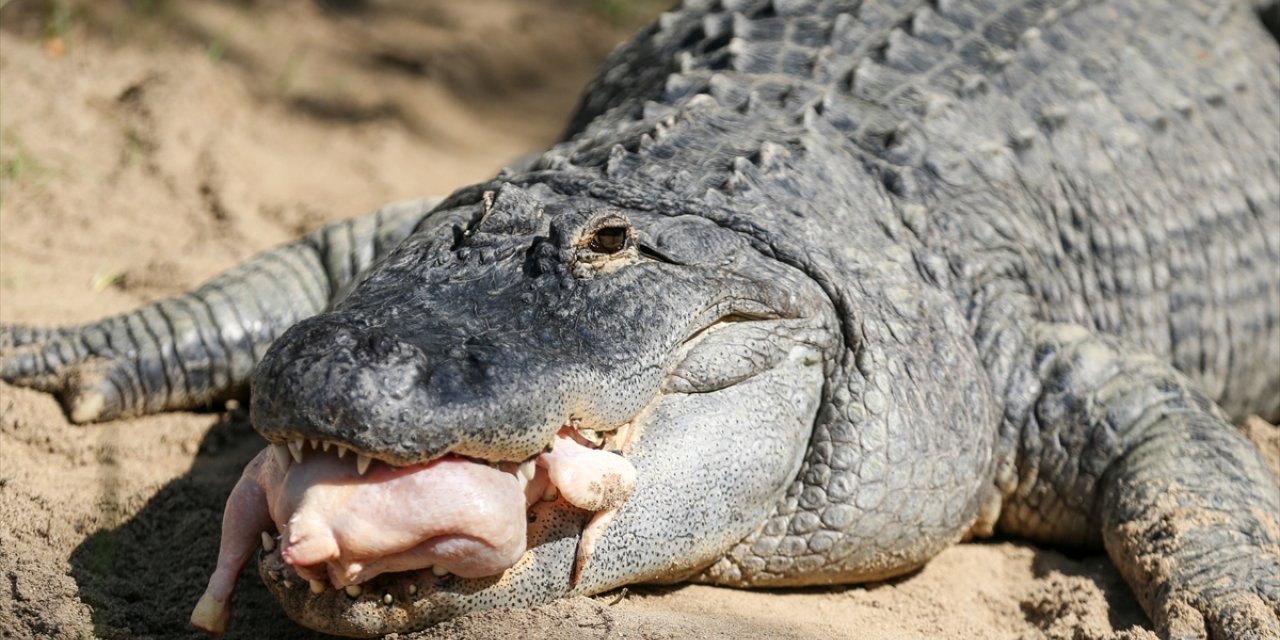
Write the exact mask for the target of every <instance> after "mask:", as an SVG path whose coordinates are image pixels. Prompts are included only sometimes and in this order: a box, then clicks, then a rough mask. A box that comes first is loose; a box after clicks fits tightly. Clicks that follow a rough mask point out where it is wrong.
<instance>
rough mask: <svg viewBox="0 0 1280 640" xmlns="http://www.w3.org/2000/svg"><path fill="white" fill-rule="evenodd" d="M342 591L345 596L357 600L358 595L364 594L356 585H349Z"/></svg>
mask: <svg viewBox="0 0 1280 640" xmlns="http://www.w3.org/2000/svg"><path fill="white" fill-rule="evenodd" d="M343 591H346V592H347V595H349V596H351V597H352V598H359V597H360V594H361V593H363V592H364V589H361V588H360V585H358V584H349V585H347V588H346V589H343Z"/></svg>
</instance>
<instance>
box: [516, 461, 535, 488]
mask: <svg viewBox="0 0 1280 640" xmlns="http://www.w3.org/2000/svg"><path fill="white" fill-rule="evenodd" d="M537 472H538V461H537V459H535V458H530V459H528V460H525V461H524V462H523V463H522V464H521V465H520V475H521V476H523V477H524V479H525V482H532V481H533V476H534V474H536V473H537Z"/></svg>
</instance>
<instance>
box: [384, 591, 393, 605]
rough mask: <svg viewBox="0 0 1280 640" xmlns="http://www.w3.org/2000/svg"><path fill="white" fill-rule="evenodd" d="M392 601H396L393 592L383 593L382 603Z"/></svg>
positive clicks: (387, 603) (386, 603) (388, 603)
mask: <svg viewBox="0 0 1280 640" xmlns="http://www.w3.org/2000/svg"><path fill="white" fill-rule="evenodd" d="M392 602H395V598H392V597H391V594H389V593H384V594H382V604H385V605H390V604H391V603H392Z"/></svg>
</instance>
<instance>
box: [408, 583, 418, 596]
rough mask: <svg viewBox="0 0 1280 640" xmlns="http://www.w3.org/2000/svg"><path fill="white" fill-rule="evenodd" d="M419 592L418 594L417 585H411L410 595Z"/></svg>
mask: <svg viewBox="0 0 1280 640" xmlns="http://www.w3.org/2000/svg"><path fill="white" fill-rule="evenodd" d="M417 592H418V585H416V584H411V585H409V595H413V594H415V593H417Z"/></svg>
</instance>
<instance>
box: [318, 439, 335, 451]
mask: <svg viewBox="0 0 1280 640" xmlns="http://www.w3.org/2000/svg"><path fill="white" fill-rule="evenodd" d="M331 446H333V443H331V442H329V441H328V440H325V441H324V442H321V443H320V450H321V451H328V450H329V447H331Z"/></svg>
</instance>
